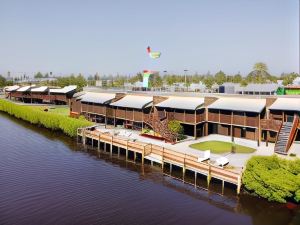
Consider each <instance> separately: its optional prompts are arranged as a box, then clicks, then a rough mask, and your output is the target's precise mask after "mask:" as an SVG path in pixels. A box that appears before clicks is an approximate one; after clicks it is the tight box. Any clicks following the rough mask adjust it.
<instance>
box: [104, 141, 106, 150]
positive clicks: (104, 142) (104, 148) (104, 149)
mask: <svg viewBox="0 0 300 225" xmlns="http://www.w3.org/2000/svg"><path fill="white" fill-rule="evenodd" d="M104 152H106V142H104Z"/></svg>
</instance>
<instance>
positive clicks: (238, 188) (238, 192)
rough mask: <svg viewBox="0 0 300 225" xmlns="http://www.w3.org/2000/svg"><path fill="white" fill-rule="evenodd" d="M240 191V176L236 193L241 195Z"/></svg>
mask: <svg viewBox="0 0 300 225" xmlns="http://www.w3.org/2000/svg"><path fill="white" fill-rule="evenodd" d="M240 191H241V177H240V176H238V185H237V188H236V193H237V194H238V195H239V194H240Z"/></svg>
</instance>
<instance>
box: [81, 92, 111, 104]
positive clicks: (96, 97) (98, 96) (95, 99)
mask: <svg viewBox="0 0 300 225" xmlns="http://www.w3.org/2000/svg"><path fill="white" fill-rule="evenodd" d="M115 97H116V94H113V93H94V92H87V93H85V94H83V95H81V96H79V97H78V98H77V99H80V100H81V101H82V102H92V103H98V104H106V103H108V102H109V101H111V100H113V99H114V98H115Z"/></svg>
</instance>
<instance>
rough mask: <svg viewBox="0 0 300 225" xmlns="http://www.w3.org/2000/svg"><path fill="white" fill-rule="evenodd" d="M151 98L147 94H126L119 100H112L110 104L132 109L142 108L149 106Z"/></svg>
mask: <svg viewBox="0 0 300 225" xmlns="http://www.w3.org/2000/svg"><path fill="white" fill-rule="evenodd" d="M152 101H153V98H152V97H149V96H140V95H126V96H125V97H124V98H122V99H120V100H119V101H116V102H113V103H111V104H110V105H112V106H118V107H126V108H134V109H143V108H145V107H147V106H150V104H151V103H152Z"/></svg>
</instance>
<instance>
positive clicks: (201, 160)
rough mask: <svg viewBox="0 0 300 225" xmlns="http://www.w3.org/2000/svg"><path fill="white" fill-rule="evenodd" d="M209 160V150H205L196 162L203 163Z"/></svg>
mask: <svg viewBox="0 0 300 225" xmlns="http://www.w3.org/2000/svg"><path fill="white" fill-rule="evenodd" d="M209 159H210V150H206V151H204V153H203V157H201V158H198V162H203V161H205V160H209Z"/></svg>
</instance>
